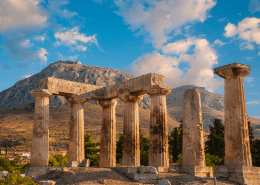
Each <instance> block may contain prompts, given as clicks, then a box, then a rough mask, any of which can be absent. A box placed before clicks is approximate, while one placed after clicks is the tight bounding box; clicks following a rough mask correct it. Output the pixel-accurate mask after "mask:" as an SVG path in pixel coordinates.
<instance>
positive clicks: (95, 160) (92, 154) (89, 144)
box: [84, 133, 100, 166]
mask: <svg viewBox="0 0 260 185" xmlns="http://www.w3.org/2000/svg"><path fill="white" fill-rule="evenodd" d="M92 135H93V134H90V133H86V135H85V137H84V145H85V158H86V159H89V162H90V166H98V165H99V155H98V152H99V149H98V148H97V146H99V145H100V143H99V142H97V143H96V142H93V140H92Z"/></svg>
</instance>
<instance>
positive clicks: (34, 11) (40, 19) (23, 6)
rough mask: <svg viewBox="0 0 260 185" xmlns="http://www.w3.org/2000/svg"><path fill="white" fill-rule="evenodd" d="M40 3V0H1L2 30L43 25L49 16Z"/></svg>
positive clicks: (0, 22)
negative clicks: (40, 6)
mask: <svg viewBox="0 0 260 185" xmlns="http://www.w3.org/2000/svg"><path fill="white" fill-rule="evenodd" d="M39 3H40V0H1V1H0V30H2V31H5V30H7V29H11V28H20V27H25V28H27V27H32V26H41V25H43V24H44V23H45V21H46V20H47V16H46V15H45V13H44V12H43V11H42V10H41V9H40V8H39V6H38V5H39Z"/></svg>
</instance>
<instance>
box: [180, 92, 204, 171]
mask: <svg viewBox="0 0 260 185" xmlns="http://www.w3.org/2000/svg"><path fill="white" fill-rule="evenodd" d="M182 146H183V147H182V166H206V164H205V153H204V138H203V125H202V113H201V100H200V91H199V90H198V89H186V90H185V91H184V95H183V136H182Z"/></svg>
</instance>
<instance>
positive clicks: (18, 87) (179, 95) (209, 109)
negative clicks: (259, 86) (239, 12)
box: [0, 60, 260, 137]
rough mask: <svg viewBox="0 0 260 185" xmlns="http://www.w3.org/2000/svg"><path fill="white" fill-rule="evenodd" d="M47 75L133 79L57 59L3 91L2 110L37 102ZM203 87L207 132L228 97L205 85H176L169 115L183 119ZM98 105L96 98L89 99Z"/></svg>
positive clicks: (95, 80) (258, 125)
mask: <svg viewBox="0 0 260 185" xmlns="http://www.w3.org/2000/svg"><path fill="white" fill-rule="evenodd" d="M46 77H55V78H60V79H65V80H70V81H75V82H80V83H89V84H93V85H100V86H108V85H113V84H116V83H120V82H123V81H125V80H128V79H131V78H133V76H132V75H131V74H129V73H127V72H124V71H121V70H118V69H113V68H102V67H97V66H88V65H82V64H81V63H80V62H72V61H61V60H60V61H57V62H54V63H52V64H50V65H48V66H47V67H46V68H45V69H43V70H42V71H41V72H39V73H37V74H34V75H32V76H30V77H28V78H26V79H23V80H20V81H18V82H17V83H16V84H15V85H14V86H12V87H10V88H9V89H6V90H4V91H2V92H0V110H3V109H7V108H12V107H13V108H15V107H17V106H18V107H19V106H24V105H29V104H30V103H31V104H30V105H33V103H34V101H35V100H34V98H33V97H32V96H31V94H30V90H32V89H35V88H37V87H38V85H39V80H40V79H42V78H46ZM191 88H192V89H199V90H200V93H201V105H202V119H203V126H204V129H205V131H207V130H208V129H209V125H212V123H213V121H214V119H215V118H220V119H222V120H223V118H224V96H223V95H220V94H215V93H211V92H209V91H207V90H206V89H205V88H204V87H197V86H194V85H186V86H181V87H177V88H173V89H172V92H171V93H170V94H169V95H168V96H167V108H168V114H169V116H170V117H171V119H172V120H174V121H177V122H180V121H181V119H182V104H183V93H184V90H185V89H191ZM150 102H151V100H150V96H149V95H144V98H143V100H142V102H140V103H139V106H140V107H141V108H143V109H149V108H150ZM88 103H92V104H95V105H98V103H97V102H95V101H88ZM66 104H68V103H67V101H66V100H65V99H64V98H63V97H61V96H55V97H53V98H51V99H50V106H51V107H58V106H62V105H66ZM123 104H124V103H123V102H122V101H120V100H118V105H117V106H118V107H122V106H123ZM249 119H250V121H251V124H252V126H253V128H254V133H255V134H256V135H258V134H259V135H260V120H259V119H255V118H252V117H249ZM257 137H258V136H257Z"/></svg>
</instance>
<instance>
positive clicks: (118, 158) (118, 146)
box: [116, 133, 123, 164]
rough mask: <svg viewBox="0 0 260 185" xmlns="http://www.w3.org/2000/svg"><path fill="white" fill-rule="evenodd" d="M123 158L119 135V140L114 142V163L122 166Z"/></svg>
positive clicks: (121, 141) (121, 140) (120, 136)
mask: <svg viewBox="0 0 260 185" xmlns="http://www.w3.org/2000/svg"><path fill="white" fill-rule="evenodd" d="M122 156H123V133H119V140H118V141H117V142H116V163H117V164H122Z"/></svg>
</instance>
